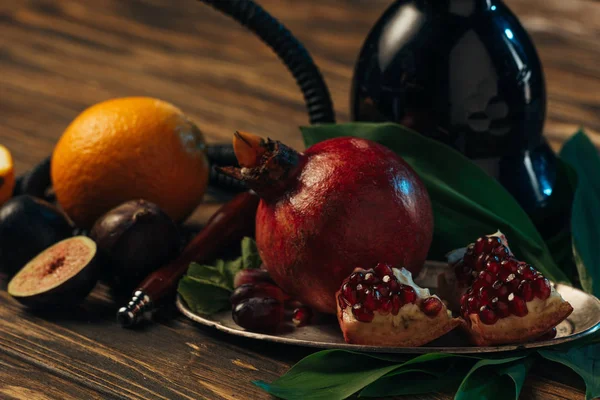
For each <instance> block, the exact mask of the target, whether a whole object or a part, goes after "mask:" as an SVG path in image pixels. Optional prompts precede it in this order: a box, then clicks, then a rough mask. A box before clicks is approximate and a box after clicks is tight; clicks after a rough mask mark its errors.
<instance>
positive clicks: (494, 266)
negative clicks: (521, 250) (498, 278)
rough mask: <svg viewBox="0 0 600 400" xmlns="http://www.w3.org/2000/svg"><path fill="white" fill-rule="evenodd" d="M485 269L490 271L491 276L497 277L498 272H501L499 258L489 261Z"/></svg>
mask: <svg viewBox="0 0 600 400" xmlns="http://www.w3.org/2000/svg"><path fill="white" fill-rule="evenodd" d="M485 269H486V270H488V271H489V273H490V274H492V275H496V274H497V273H498V271H500V260H498V257H493V258H491V259H489V260H488V262H487V263H486V265H485Z"/></svg>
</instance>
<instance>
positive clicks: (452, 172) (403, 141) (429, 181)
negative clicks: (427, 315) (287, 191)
mask: <svg viewBox="0 0 600 400" xmlns="http://www.w3.org/2000/svg"><path fill="white" fill-rule="evenodd" d="M301 130H302V134H303V136H304V141H305V143H306V145H307V146H311V145H313V144H315V143H317V142H320V141H323V140H326V139H330V138H334V137H339V136H354V137H361V138H365V139H370V140H374V141H376V142H378V143H380V144H383V145H385V146H387V147H389V148H390V149H391V150H393V151H394V152H396V153H397V154H398V155H400V156H401V157H402V158H403V159H404V160H405V161H406V162H408V163H409V164H410V165H411V166H412V167H413V169H415V171H416V172H417V173H418V174H419V176H420V177H421V179H422V180H423V182H424V183H425V186H426V187H427V190H428V191H429V196H430V198H431V201H432V205H433V212H434V227H435V231H434V241H433V244H432V251H431V252H430V256H431V255H433V256H438V257H439V256H440V255H442V254H445V253H446V252H448V251H450V250H452V249H455V248H460V247H464V246H465V245H467V244H468V243H471V242H473V241H475V239H477V238H478V237H480V236H482V235H483V234H486V233H493V232H495V231H496V230H497V229H500V230H502V231H503V232H504V233H505V234H506V236H507V237H508V239H509V241H510V243H511V249H512V250H513V251H514V252H515V254H516V255H517V256H518V257H519V258H521V259H523V260H526V261H527V262H530V263H532V264H534V265H535V266H536V268H537V269H539V270H540V271H541V272H542V273H544V274H545V275H546V276H547V277H548V278H550V279H552V280H554V281H557V282H561V281H562V282H568V278H567V276H566V275H565V274H564V273H563V272H562V271H561V270H560V269H559V268H558V266H557V265H556V264H555V263H554V260H553V259H552V256H551V255H550V251H549V250H548V247H547V246H546V244H545V242H544V240H543V238H542V237H541V235H540V234H539V232H538V231H537V229H536V228H535V226H534V224H533V223H532V222H531V219H530V218H529V216H528V215H527V214H526V213H525V211H523V209H522V208H521V207H520V206H519V204H518V203H517V202H516V200H515V199H514V198H513V197H512V196H511V195H510V194H509V193H508V192H507V191H506V190H505V189H504V188H503V187H502V186H501V185H500V184H499V183H498V182H497V181H496V180H495V179H493V178H492V177H490V176H489V175H487V174H486V173H485V172H484V171H483V170H482V169H481V168H479V167H478V166H477V165H475V164H474V163H473V162H472V161H470V160H469V159H467V158H466V157H464V156H463V155H462V154H460V153H458V152H457V151H455V150H453V149H451V148H450V147H448V146H446V145H444V144H443V143H440V142H437V141H435V140H432V139H428V138H426V137H425V136H423V135H420V134H418V133H416V132H413V131H411V130H410V129H408V128H405V127H403V126H401V125H397V124H391V123H384V124H372V123H350V124H341V125H333V124H332V125H317V126H309V127H302V128H301Z"/></svg>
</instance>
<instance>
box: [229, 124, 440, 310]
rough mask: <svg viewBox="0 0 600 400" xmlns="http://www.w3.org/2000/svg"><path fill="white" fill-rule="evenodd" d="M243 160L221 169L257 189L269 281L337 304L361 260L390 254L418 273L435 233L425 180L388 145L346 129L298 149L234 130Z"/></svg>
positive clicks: (313, 300) (316, 301)
mask: <svg viewBox="0 0 600 400" xmlns="http://www.w3.org/2000/svg"><path fill="white" fill-rule="evenodd" d="M233 142H234V150H235V153H236V157H237V158H238V161H239V163H240V165H241V166H242V168H233V167H228V168H224V169H223V171H224V172H226V173H228V174H230V175H232V176H234V177H236V178H238V179H241V180H243V181H244V182H246V183H247V185H248V186H249V187H250V188H252V189H253V190H254V191H255V192H256V193H257V194H258V195H259V196H260V197H261V202H260V204H259V206H258V210H257V215H256V243H257V246H258V250H259V252H260V256H261V258H262V260H263V262H264V263H265V268H266V269H267V270H268V271H269V273H270V274H271V277H272V278H273V280H274V281H275V282H276V283H277V284H278V285H279V286H280V287H281V288H282V289H283V290H284V291H285V292H287V293H289V294H290V295H291V296H292V297H294V298H297V299H299V300H300V301H301V302H302V303H304V304H306V305H309V306H311V307H312V308H313V309H315V310H318V311H321V312H326V313H332V314H333V313H335V312H336V300H335V292H336V291H337V290H338V289H339V287H340V285H341V283H342V281H343V280H344V278H346V277H347V276H348V275H349V274H350V273H351V272H352V271H353V270H354V268H356V267H357V266H366V265H373V266H374V265H375V264H377V262H384V263H388V264H391V265H394V266H398V267H404V268H406V269H408V270H409V271H411V272H412V273H414V274H416V273H418V272H419V270H420V269H421V267H422V265H423V263H424V261H425V258H426V256H427V252H428V250H429V246H430V244H431V239H432V231H433V217H432V210H431V203H430V201H429V196H428V194H427V190H426V189H425V186H424V185H423V183H422V182H421V180H420V179H419V177H418V176H417V174H416V173H415V172H414V171H413V170H412V168H411V167H410V166H409V165H408V164H407V163H406V162H405V161H404V160H402V159H401V158H400V157H398V156H397V155H396V154H395V153H393V152H392V151H391V150H389V149H388V148H386V147H384V146H382V145H380V144H378V143H375V142H372V141H369V140H364V139H358V138H350V137H340V138H335V139H330V140H326V141H323V142H320V143H318V144H316V145H314V146H311V147H310V148H308V149H307V150H306V151H305V152H304V153H299V152H297V151H295V150H293V149H291V148H289V147H287V146H285V145H284V144H282V143H280V142H278V141H273V140H270V139H266V140H265V139H263V138H261V137H259V136H256V135H251V134H248V133H240V132H237V133H236V134H235V136H234V140H233Z"/></svg>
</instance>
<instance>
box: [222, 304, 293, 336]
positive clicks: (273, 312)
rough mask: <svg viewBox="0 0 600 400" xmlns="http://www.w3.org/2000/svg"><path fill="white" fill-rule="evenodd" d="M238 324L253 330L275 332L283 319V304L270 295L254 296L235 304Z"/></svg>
mask: <svg viewBox="0 0 600 400" xmlns="http://www.w3.org/2000/svg"><path fill="white" fill-rule="evenodd" d="M231 314H232V317H233V320H234V321H235V323H236V324H238V325H239V326H241V327H242V328H244V329H247V330H249V331H252V332H274V331H276V330H277V327H278V326H279V324H280V323H281V321H282V320H283V304H281V302H279V301H277V300H276V299H273V298H270V297H252V298H249V299H245V300H242V301H241V302H239V303H238V304H236V305H234V306H233V308H232V310H231Z"/></svg>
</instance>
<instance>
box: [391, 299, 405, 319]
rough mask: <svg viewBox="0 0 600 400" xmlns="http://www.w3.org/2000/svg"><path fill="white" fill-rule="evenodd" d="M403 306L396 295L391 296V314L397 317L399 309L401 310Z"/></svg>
mask: <svg viewBox="0 0 600 400" xmlns="http://www.w3.org/2000/svg"><path fill="white" fill-rule="evenodd" d="M403 305H404V304H402V300H401V299H400V296H398V295H397V294H395V295H393V296H392V314H394V315H398V312H400V308H402V306H403Z"/></svg>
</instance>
